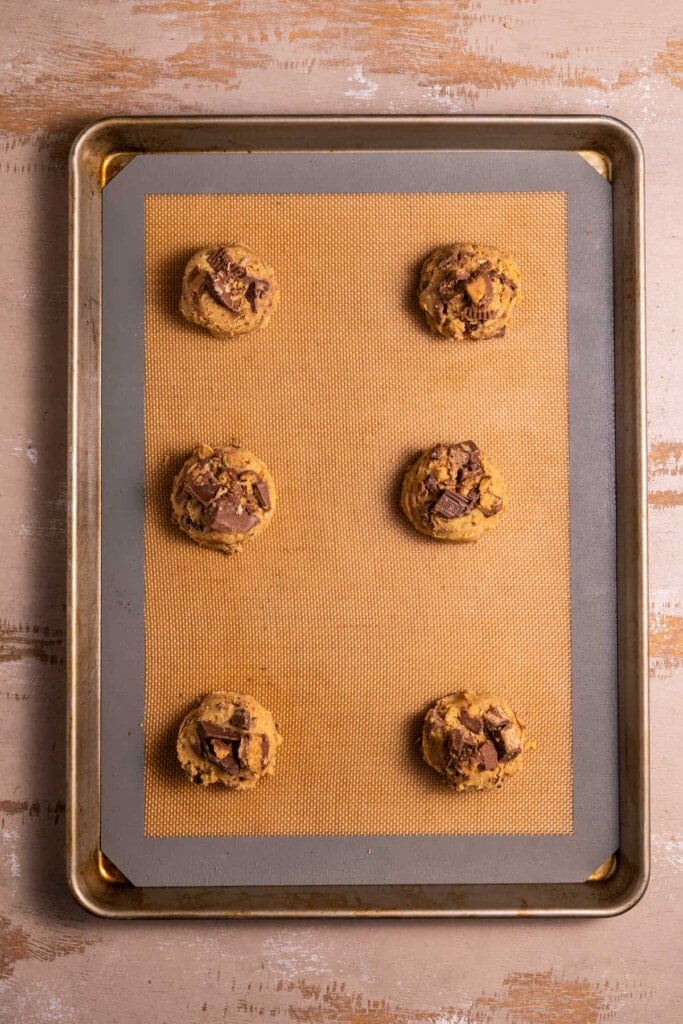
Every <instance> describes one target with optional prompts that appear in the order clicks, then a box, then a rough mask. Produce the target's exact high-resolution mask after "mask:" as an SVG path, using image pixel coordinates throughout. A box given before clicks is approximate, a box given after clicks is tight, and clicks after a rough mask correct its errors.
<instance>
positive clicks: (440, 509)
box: [430, 491, 470, 519]
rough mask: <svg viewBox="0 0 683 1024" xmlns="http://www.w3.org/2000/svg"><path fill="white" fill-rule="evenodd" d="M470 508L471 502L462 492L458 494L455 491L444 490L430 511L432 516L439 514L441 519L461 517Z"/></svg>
mask: <svg viewBox="0 0 683 1024" xmlns="http://www.w3.org/2000/svg"><path fill="white" fill-rule="evenodd" d="M469 510H470V503H469V501H468V500H467V498H464V497H463V496H462V494H456V492H455V491H443V492H442V493H441V496H440V497H439V498H438V500H437V501H435V502H434V504H433V505H432V507H431V510H430V511H431V514H432V516H439V517H440V518H441V519H459V518H460V516H464V515H466V514H467V513H468V512H469Z"/></svg>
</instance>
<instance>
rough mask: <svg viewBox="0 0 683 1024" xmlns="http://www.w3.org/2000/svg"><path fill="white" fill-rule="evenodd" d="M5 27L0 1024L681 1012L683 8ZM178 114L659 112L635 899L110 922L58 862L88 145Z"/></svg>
mask: <svg viewBox="0 0 683 1024" xmlns="http://www.w3.org/2000/svg"><path fill="white" fill-rule="evenodd" d="M677 13H678V16H679V23H678V25H676V24H675V23H674V22H675V16H676V14H677ZM0 30H1V31H0V62H1V66H2V80H1V89H0V130H1V132H2V150H1V153H0V218H1V223H2V233H1V235H0V239H1V240H0V245H1V246H2V265H3V266H4V267H5V271H6V274H7V277H6V285H5V288H4V291H3V297H2V316H3V322H4V325H5V326H4V330H3V332H2V335H3V337H2V345H1V355H0V359H1V366H2V394H3V398H2V405H1V409H0V420H1V422H0V437H1V438H2V443H1V448H0V494H1V495H2V499H1V501H0V518H1V525H0V538H2V542H1V547H0V558H1V564H2V576H3V586H2V588H1V591H0V594H1V596H0V620H1V622H0V701H1V702H2V712H1V714H0V1022H2V1024H5V1022H11V1024H15V1022H16V1024H19V1022H21V1024H34V1022H35V1024H38V1022H40V1024H42V1022H44V1021H57V1022H60V1024H71V1022H79V1024H80V1022H81V1021H82V1022H86V1021H87V1022H91V1021H95V1022H97V1024H107V1022H115V1024H119V1022H130V1024H137V1022H145V1024H153V1022H171V1021H184V1022H185V1021H190V1020H192V1021H201V1020H207V1021H209V1020H217V1021H218V1020H221V1021H222V1020H228V1021H246V1022H248V1021H250V1020H253V1019H255V1018H258V1017H263V1018H273V1019H281V1020H288V1019H291V1020H293V1021H301V1022H319V1021H340V1022H342V1021H348V1022H355V1024H358V1022H367V1024H404V1022H405V1024H408V1022H411V1021H419V1022H429V1024H439V1022H449V1024H504V1022H508V1024H566V1022H576V1024H598V1022H603V1021H618V1022H621V1024H626V1022H628V1024H641V1022H645V1021H651V1020H652V1021H655V1020H656V1021H662V1022H666V1024H669V1022H672V1024H674V1022H677V1021H680V1020H681V1019H683V986H682V984H681V976H682V974H683V972H682V971H681V966H680V960H681V954H682V952H683V949H682V943H681V934H682V931H683V929H682V923H683V922H682V915H681V910H680V908H681V901H682V899H683V842H682V839H681V831H682V825H681V795H682V786H681V776H682V775H683V743H682V742H681V732H680V725H679V722H680V715H681V687H682V686H683V618H682V617H681V616H682V604H683V587H682V584H681V565H680V557H679V555H680V549H681V544H680V540H679V536H680V532H681V529H682V528H683V476H682V474H683V440H682V439H683V407H682V405H681V391H682V388H681V385H682V383H683V382H682V376H683V375H682V371H681V361H680V359H678V358H677V356H678V352H679V345H680V343H681V328H680V325H679V321H678V298H679V293H680V292H681V290H682V289H683V281H681V265H682V263H683V260H682V255H683V254H682V252H681V242H680V227H681V221H680V209H681V199H682V198H683V195H682V191H683V189H682V181H681V171H680V168H681V141H682V139H681V115H682V113H683V93H682V91H681V90H682V88H683V11H682V10H681V8H680V6H678V5H677V4H676V3H674V2H672V0H669V2H666V0H663V2H662V0H660V2H655V3H651V4H643V3H642V0H619V2H617V0H602V2H600V0H572V2H570V0H471V2H470V0H393V2H389V0H346V2H343V0H342V2H339V3H333V2H327V3H326V2H325V0H292V2H289V3H288V2H284V0H283V2H278V0H263V2H258V0H138V2H111V0H23V2H20V0H2V2H1V3H0ZM178 112H180V113H224V114H268V113H269V114H276V113H283V114H284V113H320V114H324V113H350V114H354V113H357V114H369V113H378V114H384V113H405V114H418V113H425V114H435V113H444V114H446V113H449V114H450V113H479V114H481V113H528V114H534V113H543V114H549V113H555V114H579V113H583V114H610V115H613V116H615V117H619V118H622V119H623V120H624V121H626V122H627V123H628V124H630V125H631V126H632V127H633V128H634V129H635V131H636V132H637V133H638V134H639V136H640V138H641V140H642V142H643V145H644V147H645V153H646V170H647V238H648V258H647V282H648V302H647V315H648V353H649V456H650V540H651V564H650V572H651V595H650V601H651V606H650V607H651V692H652V780H653V808H652V809H653V836H652V852H653V871H652V881H651V884H650V887H649V890H648V892H647V894H646V895H645V897H644V899H643V900H642V901H641V903H640V904H639V905H638V906H637V907H635V908H634V909H633V910H631V911H630V912H629V913H627V914H626V915H624V916H622V917H619V918H615V919H608V920H604V921H583V922H582V921H556V922H541V921H526V922H525V921H520V922H503V921H499V922H495V921H492V922H466V921H463V922H458V921H455V922H449V921H442V922H429V921H415V922H388V921H387V922H382V921H378V922H364V921H349V922H341V923H335V922H317V923H296V922H293V923H288V922H260V923H248V922H241V923H222V922H210V921H209V922H196V923H193V922H182V923H172V922H156V923H155V922H147V923H137V924H136V923H129V922H113V923H111V922H104V921H101V920H98V919H96V918H93V917H90V916H88V914H86V913H85V912H84V911H82V910H81V909H80V908H79V907H78V906H77V905H76V904H75V903H74V902H73V901H72V899H71V897H70V895H69V893H68V891H67V888H66V884H65V882H64V865H63V835H64V782H63V778H64V720H65V697H64V644H63V635H64V605H65V583H64V572H65V515H66V498H65V494H66V492H65V461H66V442H65V436H66V361H67V356H66V315H67V313H66V311H67V271H66V257H67V171H66V167H67V153H68V148H69V145H70V142H71V140H72V139H73V137H74V135H75V134H76V132H77V131H78V130H79V129H80V128H81V127H82V126H84V125H85V124H87V123H89V122H91V121H93V120H95V119H97V118H100V117H103V116H105V115H110V114H143V113H156V114H171V113H178Z"/></svg>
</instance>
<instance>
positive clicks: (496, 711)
mask: <svg viewBox="0 0 683 1024" xmlns="http://www.w3.org/2000/svg"><path fill="white" fill-rule="evenodd" d="M506 725H510V722H509V720H508V719H507V718H506V717H505V715H504V714H503V711H502V710H501V708H499V707H498V706H497V705H496V707H493V708H489V710H488V711H486V712H484V727H485V728H486V731H487V732H491V731H493V730H498V729H504V728H505V726H506Z"/></svg>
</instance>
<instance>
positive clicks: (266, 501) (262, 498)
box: [254, 480, 272, 512]
mask: <svg viewBox="0 0 683 1024" xmlns="http://www.w3.org/2000/svg"><path fill="white" fill-rule="evenodd" d="M254 491H255V493H256V498H257V500H258V503H259V505H260V506H261V508H262V509H263V510H264V511H265V512H270V510H271V508H272V505H271V503H270V491H269V490H268V484H267V483H266V482H265V480H257V481H256V483H255V484H254Z"/></svg>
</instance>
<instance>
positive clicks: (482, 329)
mask: <svg viewBox="0 0 683 1024" xmlns="http://www.w3.org/2000/svg"><path fill="white" fill-rule="evenodd" d="M519 285H520V274H519V269H518V267H517V264H516V263H515V262H514V260H513V259H511V258H510V256H506V255H505V254H504V253H501V252H498V251H497V250H496V249H490V248H486V247H484V246H483V245H464V244H462V243H457V244H456V245H444V246H442V247H441V248H439V249H435V250H434V252H432V253H430V255H429V256H428V257H427V259H426V260H425V262H424V264H423V265H422V270H421V272H420V287H419V289H418V294H417V298H418V302H419V303H420V306H421V307H422V309H423V310H424V312H425V315H426V317H427V323H428V324H429V326H430V327H431V329H432V330H433V331H435V332H436V333H437V334H441V335H443V337H444V338H458V339H459V340H460V341H481V340H482V339H484V338H502V337H503V336H504V335H505V328H506V327H507V324H508V320H509V318H510V314H511V312H512V310H513V309H514V307H515V305H516V304H517V301H518V299H519V295H520V291H519Z"/></svg>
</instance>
